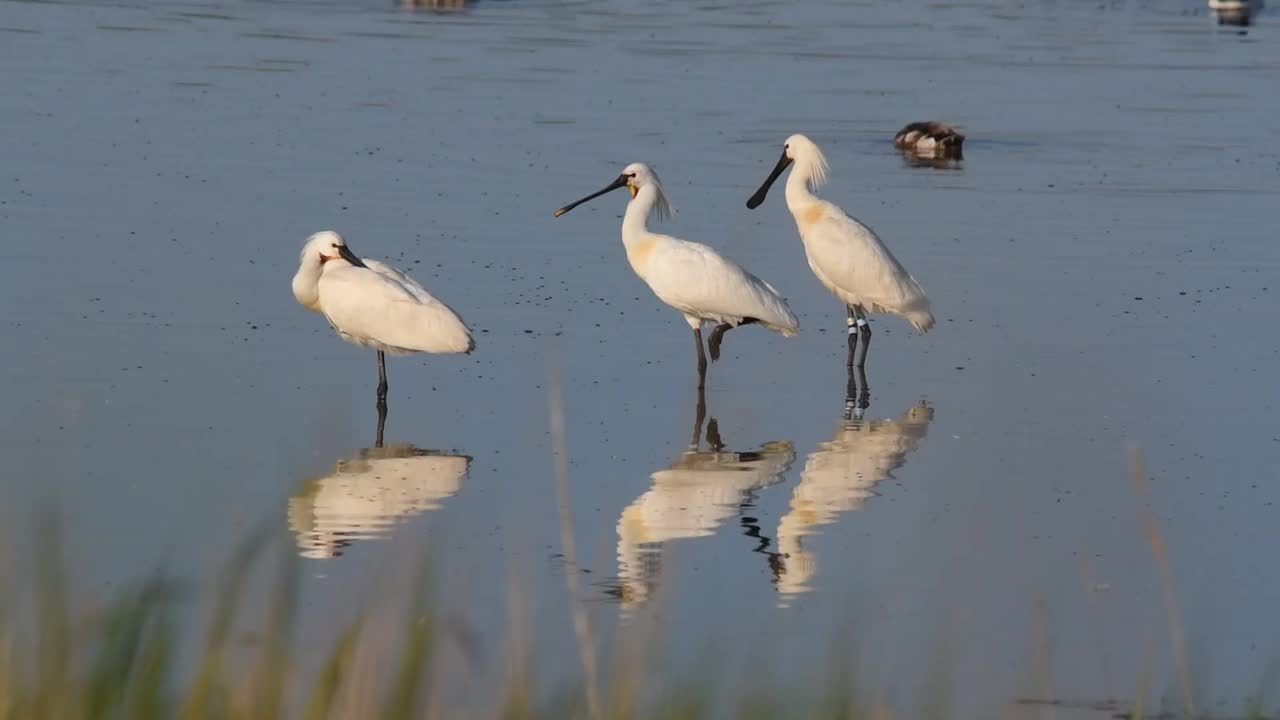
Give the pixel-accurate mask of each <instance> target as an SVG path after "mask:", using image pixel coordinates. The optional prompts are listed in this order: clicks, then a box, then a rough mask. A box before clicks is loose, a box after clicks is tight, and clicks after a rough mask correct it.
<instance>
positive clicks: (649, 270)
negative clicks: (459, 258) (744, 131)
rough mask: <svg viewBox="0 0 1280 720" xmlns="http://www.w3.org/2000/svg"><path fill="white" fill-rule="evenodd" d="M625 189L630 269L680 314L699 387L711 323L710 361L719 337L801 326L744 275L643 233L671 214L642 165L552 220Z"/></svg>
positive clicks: (710, 255) (708, 255) (716, 258)
mask: <svg viewBox="0 0 1280 720" xmlns="http://www.w3.org/2000/svg"><path fill="white" fill-rule="evenodd" d="M622 187H625V188H627V189H629V190H630V191H631V201H630V202H628V203H627V212H626V214H625V215H623V218H622V245H623V247H625V248H626V250H627V260H628V261H629V262H630V263H631V269H632V270H634V271H635V273H636V275H639V276H640V279H642V280H644V281H645V283H647V284H648V285H649V289H651V290H653V293H654V294H655V295H657V296H658V299H659V300H661V301H662V302H664V303H666V304H668V305H670V306H671V307H673V308H675V309H676V310H678V311H680V313H682V314H683V315H684V319H685V320H686V321H687V322H688V323H689V327H691V328H693V339H694V343H695V344H696V345H697V347H698V387H702V386H703V385H704V384H705V383H706V374H707V358H706V355H705V354H703V351H702V324H703V323H704V322H712V323H718V324H717V325H716V327H715V329H713V330H712V331H711V337H710V338H709V339H708V341H707V348H708V349H709V350H710V351H711V360H712V361H715V360H718V359H719V358H720V343H721V342H722V340H723V338H724V334H725V333H726V332H728V331H729V330H732V329H733V328H735V327H738V326H739V325H749V324H752V323H759V324H761V325H764V326H765V327H766V328H769V329H770V330H774V331H776V332H780V333H782V334H783V335H786V336H791V335H795V334H796V330H797V329H799V327H800V324H799V322H798V321H797V320H796V316H795V315H794V314H793V313H792V312H791V308H789V307H787V301H786V300H785V299H784V298H783V297H782V295H781V294H779V293H778V291H777V290H775V289H774V288H773V286H772V285H770V284H769V283H767V282H765V281H763V280H761V279H760V278H758V277H756V276H755V275H752V274H751V273H749V272H747V271H746V270H743V269H742V267H741V266H739V265H738V264H737V263H735V262H733V261H732V260H729V259H727V258H725V257H723V256H721V255H720V254H719V253H717V252H716V251H715V250H712V249H711V248H709V247H707V246H706V245H703V244H701V243H696V242H689V241H688V240H681V239H679V238H674V237H671V236H670V235H659V234H657V233H652V232H649V228H648V220H649V218H650V217H653V218H654V219H657V220H661V219H664V218H666V217H667V216H669V215H670V214H671V205H670V204H669V203H668V202H667V196H666V194H665V193H664V192H663V191H662V183H661V182H660V181H659V180H658V176H657V174H655V173H654V172H653V170H652V169H651V168H650V167H649V166H648V165H645V164H643V163H632V164H630V165H628V166H627V167H626V168H624V169H623V171H622V174H621V175H619V176H618V177H617V179H615V180H614V181H613V182H611V183H609V185H608V186H606V187H605V188H604V189H603V190H600V191H599V192H595V193H592V194H590V195H588V196H586V197H584V198H582V199H581V200H578V201H576V202H572V203H569V204H568V205H565V206H564V207H562V208H560V209H559V210H556V217H560V216H561V215H563V214H565V213H567V212H569V211H570V210H572V209H574V208H575V207H577V206H579V205H581V204H582V203H584V202H587V201H588V200H592V199H594V198H598V197H600V196H601V195H604V194H605V193H608V192H612V191H614V190H617V189H618V188H622Z"/></svg>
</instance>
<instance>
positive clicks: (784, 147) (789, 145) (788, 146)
mask: <svg viewBox="0 0 1280 720" xmlns="http://www.w3.org/2000/svg"><path fill="white" fill-rule="evenodd" d="M782 149H783V150H790V149H791V143H787V144H786V145H783V146H782Z"/></svg>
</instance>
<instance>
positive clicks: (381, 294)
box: [293, 230, 475, 413]
mask: <svg viewBox="0 0 1280 720" xmlns="http://www.w3.org/2000/svg"><path fill="white" fill-rule="evenodd" d="M293 296H294V297H295V298H297V299H298V302H299V303H301V304H302V305H303V307H306V308H307V309H309V310H314V311H316V312H318V313H321V314H323V315H324V316H325V318H327V319H328V320H329V324H330V325H331V326H333V329H334V330H336V331H337V332H338V335H340V336H341V337H342V339H343V340H346V341H347V342H350V343H354V344H356V345H363V346H365V347H371V348H373V349H375V350H377V351H378V410H379V411H380V413H381V412H384V411H385V410H386V407H387V364H386V362H387V361H386V353H391V354H392V355H405V354H408V353H415V352H426V353H470V352H471V351H472V350H474V349H475V342H474V341H473V340H472V339H471V331H470V330H468V329H467V326H466V324H465V323H464V322H462V318H460V317H458V314H457V313H455V312H454V311H453V310H452V309H451V308H450V307H449V306H447V305H445V304H444V303H442V302H440V301H439V300H437V299H435V298H434V297H432V296H431V293H429V292H427V291H426V288H424V287H422V286H421V285H419V284H418V283H417V281H415V280H414V279H413V278H411V277H409V276H408V275H406V274H404V273H402V272H400V271H399V270H396V269H395V268H393V267H391V266H390V265H386V264H384V263H381V262H378V261H377V260H370V259H368V258H360V257H358V256H356V254H355V253H353V252H351V249H350V248H348V247H347V243H346V241H344V240H343V239H342V236H341V235H339V234H338V233H336V232H333V231H330V230H325V231H322V232H318V233H316V234H314V235H312V236H311V237H309V238H307V242H306V244H305V245H303V246H302V254H301V256H300V263H299V266H298V272H297V273H296V274H295V275H294V276H293Z"/></svg>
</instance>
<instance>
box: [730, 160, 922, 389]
mask: <svg viewBox="0 0 1280 720" xmlns="http://www.w3.org/2000/svg"><path fill="white" fill-rule="evenodd" d="M792 163H795V168H794V169H793V170H792V171H791V176H790V177H788V178H787V209H789V210H790V211H791V215H792V216H794V217H795V220H796V226H797V227H798V228H799V229H800V240H801V241H802V242H803V243H804V251H805V255H807V256H808V258H809V267H810V268H811V269H812V270H813V274H814V275H817V276H818V280H819V281H821V282H822V284H823V285H825V286H826V288H827V289H828V290H830V291H831V292H832V293H834V294H835V296H836V297H838V298H840V300H842V301H843V302H844V303H845V309H846V311H847V312H848V327H849V365H850V366H852V365H853V356H854V351H855V350H856V348H857V345H858V335H859V334H861V335H862V354H861V355H860V356H859V357H858V367H863V366H865V365H866V362H867V349H868V348H870V347H871V326H870V325H868V324H867V316H866V312H867V310H871V311H872V312H882V313H891V314H893V315H899V316H901V317H903V318H905V319H906V321H907V322H909V323H911V324H912V326H914V327H915V329H916V330H919V331H920V332H922V333H923V332H928V330H929V328H931V327H933V312H931V311H930V309H929V298H928V297H926V296H925V294H924V290H923V289H922V288H921V287H920V283H918V282H916V279H915V278H913V277H911V275H910V274H909V273H907V270H906V268H904V267H902V263H900V262H898V259H897V258H895V257H894V256H893V253H891V252H889V248H887V247H885V244H884V243H883V242H882V241H881V240H880V238H879V236H877V235H876V234H875V232H873V231H872V230H871V228H869V227H867V226H866V225H863V224H862V223H860V222H858V221H857V220H855V219H853V218H852V217H850V216H849V215H848V214H846V213H845V211H843V210H841V209H840V208H839V207H838V206H837V205H835V204H834V203H830V202H827V201H826V200H823V199H821V198H819V197H817V196H815V195H814V194H813V192H812V190H813V189H816V188H817V187H819V186H820V185H822V183H823V181H824V180H825V179H826V176H827V161H826V158H824V157H823V156H822V151H821V150H820V149H818V146H817V144H815V143H814V142H813V141H812V140H810V139H809V138H807V137H805V136H804V135H792V136H791V137H789V138H787V142H786V144H785V145H783V146H782V157H781V158H779V159H778V164H777V165H776V166H774V168H773V172H771V173H769V177H768V178H766V179H765V181H764V184H763V185H761V186H760V189H759V190H757V191H756V193H755V194H754V195H752V196H751V199H749V200H747V207H749V208H752V209H755V208H757V207H759V206H760V203H762V202H764V198H765V195H766V194H767V193H768V192H769V188H770V187H771V186H772V185H773V183H774V181H775V180H777V179H778V176H779V175H781V174H782V171H784V170H786V169H787V166H788V165H790V164H792Z"/></svg>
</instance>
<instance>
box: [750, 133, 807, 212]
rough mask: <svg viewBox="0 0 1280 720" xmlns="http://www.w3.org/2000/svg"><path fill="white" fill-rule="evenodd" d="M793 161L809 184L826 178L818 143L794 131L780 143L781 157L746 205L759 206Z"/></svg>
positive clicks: (752, 207)
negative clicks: (801, 168)
mask: <svg viewBox="0 0 1280 720" xmlns="http://www.w3.org/2000/svg"><path fill="white" fill-rule="evenodd" d="M793 162H794V163H798V164H799V166H800V167H803V168H804V173H805V181H806V182H807V183H808V184H809V185H811V186H814V187H816V186H818V185H821V184H822V182H823V180H825V179H826V175H827V161H826V158H824V157H823V156H822V151H821V150H819V149H818V144H817V143H815V142H814V141H812V140H810V139H809V138H808V137H806V136H804V135H801V134H799V133H796V134H795V135H792V136H791V137H789V138H787V140H786V142H784V143H783V144H782V157H780V158H778V164H777V165H774V166H773V171H772V172H770V173H769V177H767V178H765V181H764V184H763V185H761V186H760V189H759V190H756V193H755V194H754V195H752V196H751V198H750V199H749V200H747V207H749V208H751V209H752V210H754V209H756V208H758V207H760V204H761V203H763V202H764V198H765V195H768V194H769V188H771V187H773V183H774V181H775V180H777V179H778V177H779V176H780V175H782V171H783V170H786V169H787V166H788V165H790V164H791V163H793Z"/></svg>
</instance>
